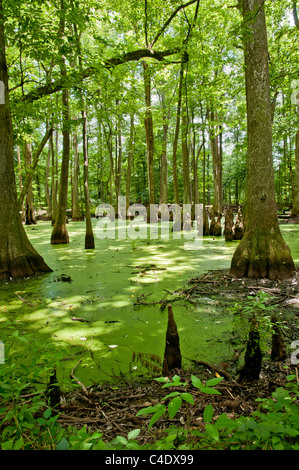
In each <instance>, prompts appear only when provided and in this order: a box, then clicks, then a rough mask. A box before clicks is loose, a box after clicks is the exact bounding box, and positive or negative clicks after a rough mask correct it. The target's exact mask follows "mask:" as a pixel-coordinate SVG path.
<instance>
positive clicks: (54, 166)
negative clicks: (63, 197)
mask: <svg viewBox="0 0 299 470" xmlns="http://www.w3.org/2000/svg"><path fill="white" fill-rule="evenodd" d="M56 138H57V140H58V130H56ZM49 144H50V149H51V164H52V171H51V186H52V226H54V224H55V220H56V215H57V193H58V159H57V153H55V150H54V142H53V134H51V135H50V141H49ZM56 148H57V146H56Z"/></svg>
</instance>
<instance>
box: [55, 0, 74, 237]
mask: <svg viewBox="0 0 299 470" xmlns="http://www.w3.org/2000/svg"><path fill="white" fill-rule="evenodd" d="M60 5H61V12H60V36H61V38H62V37H63V35H64V29H65V5H64V0H61V2H60ZM60 71H61V76H62V77H63V78H64V79H65V80H66V77H67V71H66V64H65V56H64V54H63V52H62V51H61V64H60ZM62 115H63V128H62V141H63V144H62V145H63V150H62V162H61V173H60V185H59V199H58V207H57V215H56V219H55V224H54V227H53V230H52V235H51V244H52V245H60V244H65V243H69V235H68V231H67V228H66V209H67V193H68V177H69V162H70V131H69V120H70V112H69V92H68V89H67V88H63V90H62Z"/></svg>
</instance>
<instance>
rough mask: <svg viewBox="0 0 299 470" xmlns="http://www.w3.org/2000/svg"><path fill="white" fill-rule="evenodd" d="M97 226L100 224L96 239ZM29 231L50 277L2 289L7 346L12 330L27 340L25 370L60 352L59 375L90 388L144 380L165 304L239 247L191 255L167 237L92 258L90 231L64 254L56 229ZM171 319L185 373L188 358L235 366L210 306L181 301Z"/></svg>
mask: <svg viewBox="0 0 299 470" xmlns="http://www.w3.org/2000/svg"><path fill="white" fill-rule="evenodd" d="M98 223H99V222H98V221H97V220H96V219H94V220H93V225H94V229H95V233H96V234H97V226H98ZM25 229H26V232H27V234H28V236H29V238H30V240H31V242H32V244H33V245H34V246H35V248H36V249H37V250H38V252H39V253H40V254H41V255H42V256H43V257H44V259H45V261H46V262H47V263H48V265H49V266H50V267H51V268H52V269H53V272H52V273H50V274H46V275H43V276H40V277H37V278H33V279H30V278H28V279H24V280H20V281H9V282H2V283H1V290H0V340H1V334H2V337H4V332H3V329H4V328H7V320H9V321H10V322H12V324H13V325H14V328H16V330H15V331H14V335H15V339H17V338H16V336H18V337H20V338H22V337H25V338H28V339H29V341H28V342H27V341H23V342H22V341H14V342H13V343H12V346H11V347H10V351H13V350H14V348H16V349H18V350H19V351H20V350H21V351H22V360H24V362H26V361H28V362H29V363H30V358H31V354H32V350H33V349H32V341H36V342H38V344H39V345H41V347H42V346H43V345H44V348H45V350H46V348H48V347H49V345H50V347H55V348H57V349H58V350H61V351H63V353H62V355H61V358H60V369H59V370H60V373H61V374H63V375H64V376H65V377H69V375H70V374H71V373H72V370H74V368H76V377H77V378H79V380H80V381H81V382H82V383H84V385H85V386H89V385H91V384H93V383H98V382H99V381H106V380H111V379H112V378H114V377H119V376H124V377H134V376H135V375H140V374H143V373H146V372H147V369H146V368H145V367H144V364H145V363H146V358H150V357H152V358H154V357H160V358H162V357H163V354H164V348H165V334H166V326H167V309H161V308H160V306H159V303H158V302H159V301H160V300H161V299H162V298H163V297H165V295H167V293H169V292H173V291H176V290H179V289H183V288H184V287H185V286H186V285H187V283H188V281H189V279H191V278H193V277H197V276H200V275H201V274H203V273H205V272H207V271H211V270H219V269H228V268H229V266H230V260H231V257H232V254H233V252H234V250H235V247H236V243H237V242H231V243H226V242H225V241H224V238H223V237H221V238H218V239H213V238H209V237H205V239H204V240H203V242H202V244H201V246H199V247H198V246H197V247H194V246H193V244H192V243H189V240H186V239H185V238H184V237H183V236H181V237H178V236H176V235H175V236H173V234H171V233H170V234H168V235H167V236H165V234H164V236H163V234H161V236H158V237H157V238H154V239H152V238H151V237H150V236H149V237H147V238H146V239H138V238H137V239H130V238H128V239H126V238H125V237H123V238H122V237H114V238H113V237H111V238H108V237H106V238H101V239H99V238H97V237H96V238H95V241H96V248H95V250H85V249H84V236H85V222H70V223H69V224H68V231H69V236H70V243H69V244H68V245H60V246H51V244H50V236H51V226H50V223H49V222H39V223H38V224H37V225H35V226H27V227H25ZM298 230H299V228H298V225H284V226H282V232H283V235H284V237H285V239H286V241H287V243H288V244H289V246H290V248H291V251H292V255H293V258H294V261H295V264H296V266H297V267H298V266H299V240H298V238H299V237H298ZM142 300H145V302H142ZM173 311H174V316H175V320H176V323H177V327H178V332H179V336H180V345H181V352H182V356H183V363H185V364H187V363H188V360H189V359H190V358H192V359H196V360H201V361H207V362H210V363H219V362H220V361H221V360H225V358H226V357H228V356H230V354H231V350H230V345H229V342H228V338H229V335H230V332H231V328H232V315H230V313H229V312H228V311H227V310H226V309H223V308H222V307H221V306H219V305H218V304H217V302H215V301H214V300H213V298H212V296H209V297H201V298H200V299H198V302H196V303H195V304H194V303H193V304H190V303H188V302H186V301H184V300H183V299H182V301H178V302H175V303H173ZM16 331H17V333H16ZM4 348H5V344H4ZM34 350H35V351H36V348H35V349H34ZM6 354H7V351H6ZM136 358H137V359H136ZM133 359H134V360H133ZM142 359H144V360H142Z"/></svg>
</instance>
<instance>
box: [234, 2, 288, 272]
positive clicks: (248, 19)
mask: <svg viewBox="0 0 299 470" xmlns="http://www.w3.org/2000/svg"><path fill="white" fill-rule="evenodd" d="M239 3H240V7H241V11H242V15H243V19H244V22H243V41H244V55H245V81H246V105H247V136H248V151H247V174H246V194H245V218H244V222H245V235H244V237H243V239H242V240H241V242H240V244H239V246H238V247H237V249H236V251H235V253H234V256H233V259H232V263H231V273H232V274H234V275H236V276H238V277H242V276H244V277H257V278H260V277H267V278H270V279H283V278H286V277H288V276H290V275H291V274H292V273H293V271H294V262H293V259H292V256H291V253H290V250H289V247H288V246H287V244H286V243H285V241H284V240H283V238H282V235H281V232H280V229H279V225H278V218H277V206H276V201H275V187H274V172H273V161H272V129H271V100H270V77H269V64H268V60H269V58H268V44H267V30H266V21H265V14H264V8H263V2H262V0H253V1H251V2H248V1H247V0H242V1H240V2H239Z"/></svg>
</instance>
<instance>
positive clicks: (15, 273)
mask: <svg viewBox="0 0 299 470" xmlns="http://www.w3.org/2000/svg"><path fill="white" fill-rule="evenodd" d="M7 70H8V69H7V63H6V54H5V30H4V16H3V2H2V0H0V82H2V83H3V84H4V103H0V181H1V191H0V227H1V230H0V280H4V279H10V278H18V277H27V276H32V275H34V274H35V273H37V272H51V271H52V270H51V268H49V266H48V265H47V264H46V263H45V261H44V260H43V258H42V257H41V256H40V255H39V254H38V253H37V251H36V250H35V249H34V248H33V246H32V244H31V243H30V241H29V240H28V238H27V234H26V232H25V230H24V227H23V225H22V222H21V217H20V213H19V204H18V198H17V188H16V180H15V171H14V154H13V126H12V118H11V111H10V105H9V91H8V90H9V88H8V73H7ZM8 221H9V223H8Z"/></svg>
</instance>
